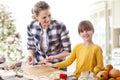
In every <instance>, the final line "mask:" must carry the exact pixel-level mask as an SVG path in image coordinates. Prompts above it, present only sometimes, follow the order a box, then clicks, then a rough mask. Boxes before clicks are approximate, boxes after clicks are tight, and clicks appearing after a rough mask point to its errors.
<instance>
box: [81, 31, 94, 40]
mask: <svg viewBox="0 0 120 80" xmlns="http://www.w3.org/2000/svg"><path fill="white" fill-rule="evenodd" d="M93 34H94V31H93V30H84V31H82V32H80V36H81V37H82V39H83V40H84V41H91V40H92V36H93Z"/></svg>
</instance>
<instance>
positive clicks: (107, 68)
mask: <svg viewBox="0 0 120 80" xmlns="http://www.w3.org/2000/svg"><path fill="white" fill-rule="evenodd" d="M111 69H113V66H112V64H107V65H106V66H105V71H107V72H109V71H110V70H111Z"/></svg>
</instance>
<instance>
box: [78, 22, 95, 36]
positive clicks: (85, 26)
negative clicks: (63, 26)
mask: <svg viewBox="0 0 120 80" xmlns="http://www.w3.org/2000/svg"><path fill="white" fill-rule="evenodd" d="M89 30H93V31H94V28H93V25H92V23H91V22H90V21H88V20H84V21H81V22H80V23H79V25H78V33H79V34H80V32H83V31H89Z"/></svg>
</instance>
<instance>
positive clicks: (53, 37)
mask: <svg viewBox="0 0 120 80" xmlns="http://www.w3.org/2000/svg"><path fill="white" fill-rule="evenodd" d="M68 33H69V32H68V30H66V26H65V25H64V24H63V23H60V22H58V21H56V20H51V24H50V26H49V27H48V29H47V36H48V39H49V40H48V41H49V42H48V51H47V52H46V53H44V52H43V51H42V50H41V46H40V43H41V40H42V34H43V30H42V28H41V26H40V25H39V22H38V21H37V20H35V21H32V22H31V23H30V24H29V25H28V26H27V34H28V37H27V49H28V50H29V49H30V50H34V51H35V56H36V60H37V61H41V60H43V59H45V58H46V56H51V55H57V54H59V53H61V52H63V51H67V52H71V43H70V38H69V36H68ZM64 59H65V58H61V59H59V60H54V61H52V62H53V63H56V62H60V61H63V60H64Z"/></svg>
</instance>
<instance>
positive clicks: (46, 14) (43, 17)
mask: <svg viewBox="0 0 120 80" xmlns="http://www.w3.org/2000/svg"><path fill="white" fill-rule="evenodd" d="M37 19H38V21H39V22H40V23H41V26H42V27H43V28H45V27H48V26H49V25H50V21H51V13H50V11H49V9H46V10H42V11H40V12H39V14H38V16H37Z"/></svg>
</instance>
